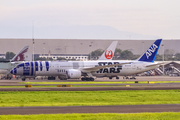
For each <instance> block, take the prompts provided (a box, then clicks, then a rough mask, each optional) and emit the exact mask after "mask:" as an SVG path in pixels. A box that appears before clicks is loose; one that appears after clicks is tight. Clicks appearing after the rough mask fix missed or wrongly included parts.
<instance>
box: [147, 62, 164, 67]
mask: <svg viewBox="0 0 180 120" xmlns="http://www.w3.org/2000/svg"><path fill="white" fill-rule="evenodd" d="M162 64H164V63H163V62H161V63H154V64H150V65H146V67H152V66H157V65H162Z"/></svg>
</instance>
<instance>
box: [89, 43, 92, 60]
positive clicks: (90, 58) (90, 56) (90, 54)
mask: <svg viewBox="0 0 180 120" xmlns="http://www.w3.org/2000/svg"><path fill="white" fill-rule="evenodd" d="M91 46H92V45H89V47H90V57H89V60H91Z"/></svg>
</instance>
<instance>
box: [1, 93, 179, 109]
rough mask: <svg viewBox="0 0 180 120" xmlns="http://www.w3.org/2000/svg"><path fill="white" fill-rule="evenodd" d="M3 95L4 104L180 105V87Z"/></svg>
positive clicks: (2, 103)
mask: <svg viewBox="0 0 180 120" xmlns="http://www.w3.org/2000/svg"><path fill="white" fill-rule="evenodd" d="M0 96H1V97H0V106H1V107H2V106H4V107H7V106H93V105H96V106H97V105H141V104H180V90H139V91H138V90H128V91H22V92H20V91H19V92H18V91H11V92H0Z"/></svg>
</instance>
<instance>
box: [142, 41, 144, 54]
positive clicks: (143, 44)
mask: <svg viewBox="0 0 180 120" xmlns="http://www.w3.org/2000/svg"><path fill="white" fill-rule="evenodd" d="M142 44H143V52H144V42H142Z"/></svg>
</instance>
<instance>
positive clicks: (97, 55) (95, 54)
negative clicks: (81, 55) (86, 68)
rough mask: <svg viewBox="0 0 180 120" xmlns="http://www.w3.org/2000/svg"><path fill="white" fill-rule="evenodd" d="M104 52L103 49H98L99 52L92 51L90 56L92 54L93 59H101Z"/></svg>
mask: <svg viewBox="0 0 180 120" xmlns="http://www.w3.org/2000/svg"><path fill="white" fill-rule="evenodd" d="M103 52H104V50H101V49H97V50H94V51H92V52H91V53H90V54H91V58H94V57H96V58H97V57H99V56H101V55H102V54H103Z"/></svg>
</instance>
